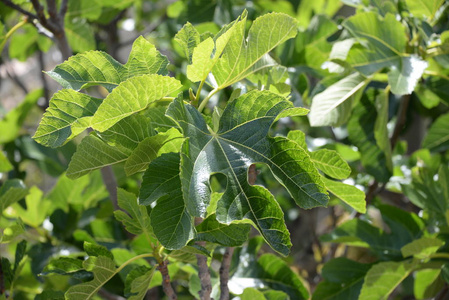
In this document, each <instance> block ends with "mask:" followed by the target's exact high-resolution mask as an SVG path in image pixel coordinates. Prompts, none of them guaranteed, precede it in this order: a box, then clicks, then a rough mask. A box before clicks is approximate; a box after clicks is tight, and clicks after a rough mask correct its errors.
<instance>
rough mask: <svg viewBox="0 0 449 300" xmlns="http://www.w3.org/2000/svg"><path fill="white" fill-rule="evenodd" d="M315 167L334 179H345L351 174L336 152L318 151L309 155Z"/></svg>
mask: <svg viewBox="0 0 449 300" xmlns="http://www.w3.org/2000/svg"><path fill="white" fill-rule="evenodd" d="M310 158H311V159H312V161H313V163H314V164H315V166H316V167H317V168H318V169H320V170H321V171H323V172H324V173H325V174H326V175H329V176H330V177H332V178H335V179H346V178H348V176H349V175H350V174H351V168H350V167H349V165H348V163H347V162H346V161H344V159H343V158H342V157H341V155H340V154H338V152H336V151H334V150H328V149H320V150H317V151H313V152H312V153H310Z"/></svg>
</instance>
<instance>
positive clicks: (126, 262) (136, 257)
mask: <svg viewBox="0 0 449 300" xmlns="http://www.w3.org/2000/svg"><path fill="white" fill-rule="evenodd" d="M146 257H154V256H153V254H152V253H145V254H140V255H137V256H134V257H133V258H130V259H128V260H127V261H125V262H124V263H123V264H122V265H121V266H120V267H118V268H117V269H116V270H115V274H117V273H119V272H120V271H121V270H123V268H124V267H126V266H127V265H129V264H130V263H132V262H133V261H135V260H138V259H141V258H146Z"/></svg>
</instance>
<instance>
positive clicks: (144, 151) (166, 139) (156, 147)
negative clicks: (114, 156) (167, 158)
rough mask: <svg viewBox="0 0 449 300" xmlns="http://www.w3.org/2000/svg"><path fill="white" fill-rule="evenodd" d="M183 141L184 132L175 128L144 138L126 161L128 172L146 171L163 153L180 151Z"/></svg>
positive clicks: (130, 173) (128, 173)
mask: <svg viewBox="0 0 449 300" xmlns="http://www.w3.org/2000/svg"><path fill="white" fill-rule="evenodd" d="M183 141H184V139H183V136H182V134H181V133H180V132H179V131H178V130H176V129H175V128H171V129H169V130H168V131H166V132H161V133H159V134H157V135H155V136H151V137H148V138H146V139H144V140H143V141H142V142H140V143H139V145H138V146H137V147H136V148H135V149H134V151H133V152H132V153H131V155H130V156H129V158H128V160H127V161H126V164H125V172H126V174H127V175H132V174H134V173H137V172H142V171H145V170H146V168H147V167H148V165H149V164H150V162H151V161H152V160H154V159H155V158H156V157H158V156H160V155H162V154H163V153H169V152H179V150H180V149H181V144H182V142H183Z"/></svg>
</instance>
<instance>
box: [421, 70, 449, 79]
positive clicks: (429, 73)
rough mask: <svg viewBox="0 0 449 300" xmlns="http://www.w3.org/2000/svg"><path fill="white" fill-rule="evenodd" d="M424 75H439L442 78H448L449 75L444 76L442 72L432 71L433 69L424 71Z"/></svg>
mask: <svg viewBox="0 0 449 300" xmlns="http://www.w3.org/2000/svg"><path fill="white" fill-rule="evenodd" d="M424 75H430V76H437V77H441V78H443V79H446V80H449V76H446V75H444V74H441V73H438V72H434V71H427V70H426V71H424Z"/></svg>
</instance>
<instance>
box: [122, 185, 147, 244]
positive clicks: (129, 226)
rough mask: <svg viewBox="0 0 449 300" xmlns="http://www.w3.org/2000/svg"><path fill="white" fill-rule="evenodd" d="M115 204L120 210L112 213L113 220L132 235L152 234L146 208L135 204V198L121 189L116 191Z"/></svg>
mask: <svg viewBox="0 0 449 300" xmlns="http://www.w3.org/2000/svg"><path fill="white" fill-rule="evenodd" d="M117 203H118V205H119V207H120V208H121V209H123V210H124V211H121V210H116V211H114V216H115V218H116V219H117V220H118V221H120V222H122V223H123V225H124V226H125V228H126V230H127V231H128V232H130V233H132V234H135V235H139V234H141V233H144V234H146V235H147V236H149V235H150V234H151V232H152V230H151V225H150V218H149V216H148V212H147V208H146V207H145V206H143V205H139V204H138V203H137V197H136V196H135V195H134V194H133V193H129V192H127V191H125V190H123V189H120V188H119V189H117Z"/></svg>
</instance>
